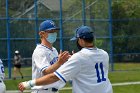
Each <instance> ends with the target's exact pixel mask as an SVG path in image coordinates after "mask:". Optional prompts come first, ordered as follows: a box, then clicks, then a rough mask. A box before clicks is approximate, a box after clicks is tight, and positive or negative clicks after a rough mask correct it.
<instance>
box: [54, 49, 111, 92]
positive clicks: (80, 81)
mask: <svg viewBox="0 0 140 93" xmlns="http://www.w3.org/2000/svg"><path fill="white" fill-rule="evenodd" d="M108 69H109V56H108V54H107V52H105V51H104V50H102V49H98V48H83V49H82V50H81V51H79V52H77V53H75V54H74V55H73V56H72V57H71V58H70V59H69V60H68V62H66V63H64V64H63V65H62V66H61V67H60V68H59V69H58V70H57V71H56V72H54V74H55V75H56V76H57V77H58V78H59V79H60V80H61V81H63V82H66V81H69V80H70V79H72V81H73V82H72V84H73V88H72V89H73V93H112V85H111V83H110V81H109V79H108Z"/></svg>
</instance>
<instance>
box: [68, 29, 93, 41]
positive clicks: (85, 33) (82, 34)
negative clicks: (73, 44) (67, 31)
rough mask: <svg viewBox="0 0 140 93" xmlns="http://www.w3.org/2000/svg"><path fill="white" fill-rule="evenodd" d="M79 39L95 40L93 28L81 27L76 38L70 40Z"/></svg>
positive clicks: (76, 33) (77, 30)
mask: <svg viewBox="0 0 140 93" xmlns="http://www.w3.org/2000/svg"><path fill="white" fill-rule="evenodd" d="M78 38H83V39H87V38H94V35H93V32H92V29H91V27H89V26H81V27H79V28H77V29H76V31H75V36H74V37H73V38H71V39H70V40H77V39H78Z"/></svg>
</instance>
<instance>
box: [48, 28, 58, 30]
mask: <svg viewBox="0 0 140 93" xmlns="http://www.w3.org/2000/svg"><path fill="white" fill-rule="evenodd" d="M46 30H60V28H49V29H46Z"/></svg>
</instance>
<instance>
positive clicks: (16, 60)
mask: <svg viewBox="0 0 140 93" xmlns="http://www.w3.org/2000/svg"><path fill="white" fill-rule="evenodd" d="M21 62H22V58H21V55H20V53H19V51H18V50H16V51H15V55H14V60H13V65H14V78H13V79H14V80H15V79H16V76H17V73H19V74H20V76H21V78H22V79H23V74H22V73H21Z"/></svg>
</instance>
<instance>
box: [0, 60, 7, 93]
mask: <svg viewBox="0 0 140 93" xmlns="http://www.w3.org/2000/svg"><path fill="white" fill-rule="evenodd" d="M4 77H5V73H4V66H3V63H2V60H1V59H0V93H5V91H6V87H5V84H4V82H3V80H4Z"/></svg>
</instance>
